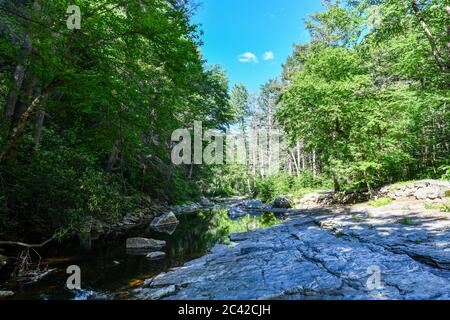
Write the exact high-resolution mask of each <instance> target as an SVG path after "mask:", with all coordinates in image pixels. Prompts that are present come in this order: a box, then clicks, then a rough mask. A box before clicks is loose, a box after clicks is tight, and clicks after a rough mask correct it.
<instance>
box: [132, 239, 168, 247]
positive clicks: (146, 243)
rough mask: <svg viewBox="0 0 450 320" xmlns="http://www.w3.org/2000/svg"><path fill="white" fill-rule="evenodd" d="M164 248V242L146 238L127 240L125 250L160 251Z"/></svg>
mask: <svg viewBox="0 0 450 320" xmlns="http://www.w3.org/2000/svg"><path fill="white" fill-rule="evenodd" d="M165 246H166V242H165V241H164V240H155V239H147V238H128V239H127V250H160V249H161V248H163V247H165Z"/></svg>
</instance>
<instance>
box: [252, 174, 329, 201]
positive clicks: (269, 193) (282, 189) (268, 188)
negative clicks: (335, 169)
mask: <svg viewBox="0 0 450 320" xmlns="http://www.w3.org/2000/svg"><path fill="white" fill-rule="evenodd" d="M330 186H331V182H330V181H329V179H327V178H326V177H324V176H317V177H314V175H313V173H312V172H310V171H305V172H303V173H301V174H300V175H299V176H290V175H288V174H286V173H280V174H277V175H273V176H269V177H263V178H257V179H256V180H255V188H254V190H253V195H254V196H255V197H257V198H259V199H261V200H262V201H264V202H272V201H273V200H275V198H276V197H278V196H280V195H292V196H296V197H298V196H301V195H304V194H306V193H309V192H312V191H314V190H319V189H328V188H330Z"/></svg>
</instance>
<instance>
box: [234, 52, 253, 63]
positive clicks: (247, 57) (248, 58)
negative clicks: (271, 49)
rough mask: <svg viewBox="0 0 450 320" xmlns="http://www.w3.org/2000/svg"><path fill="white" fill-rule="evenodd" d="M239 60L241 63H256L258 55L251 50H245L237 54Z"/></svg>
mask: <svg viewBox="0 0 450 320" xmlns="http://www.w3.org/2000/svg"><path fill="white" fill-rule="evenodd" d="M239 62H243V63H249V62H253V63H258V57H257V56H256V55H255V54H254V53H252V52H245V53H243V54H241V55H240V56H239Z"/></svg>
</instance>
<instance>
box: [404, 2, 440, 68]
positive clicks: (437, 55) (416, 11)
mask: <svg viewBox="0 0 450 320" xmlns="http://www.w3.org/2000/svg"><path fill="white" fill-rule="evenodd" d="M411 5H412V9H413V11H414V14H415V15H416V17H417V18H418V19H419V22H420V25H421V26H422V29H423V30H424V31H425V35H426V36H427V39H428V42H429V43H430V45H431V51H432V54H433V57H434V59H435V60H436V63H437V64H438V66H439V67H440V68H441V69H442V70H443V71H446V70H448V68H449V66H448V62H446V61H445V59H444V58H443V57H442V55H441V53H440V52H439V48H438V45H437V43H436V40H435V38H434V36H433V33H432V32H431V29H430V27H429V26H428V24H427V23H426V21H425V19H424V17H423V15H422V11H420V8H419V5H418V4H417V1H416V0H412V2H411ZM448 10H449V9H448V6H447V12H448Z"/></svg>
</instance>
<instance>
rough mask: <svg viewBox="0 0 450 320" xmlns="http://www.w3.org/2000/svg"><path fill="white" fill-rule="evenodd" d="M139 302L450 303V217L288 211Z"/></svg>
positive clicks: (417, 212) (403, 203) (406, 210)
mask: <svg viewBox="0 0 450 320" xmlns="http://www.w3.org/2000/svg"><path fill="white" fill-rule="evenodd" d="M286 215H287V216H291V218H290V219H288V220H287V221H285V222H283V223H281V224H279V225H277V226H275V227H272V228H269V229H264V230H257V231H254V232H248V233H242V234H234V235H232V236H230V240H231V241H232V245H231V246H224V245H217V246H216V247H215V248H214V249H213V250H212V252H211V253H210V254H209V255H206V256H204V257H202V258H200V259H197V260H194V261H191V262H189V263H187V264H186V265H184V266H183V267H181V268H176V269H173V270H171V271H169V272H167V273H163V274H160V275H158V276H156V277H153V278H151V279H148V280H147V281H145V284H144V285H143V286H142V287H141V288H138V289H136V290H135V291H134V298H135V299H450V215H449V214H448V213H444V212H440V211H439V210H436V209H434V208H432V207H430V206H429V205H427V203H426V202H424V201H419V200H417V199H401V200H397V201H394V202H392V203H390V204H389V205H386V206H382V207H380V208H373V207H371V206H369V205H367V204H364V205H356V206H351V207H339V208H337V207H335V208H328V209H325V208H316V209H308V210H288V211H287V214H286Z"/></svg>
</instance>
